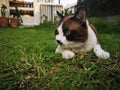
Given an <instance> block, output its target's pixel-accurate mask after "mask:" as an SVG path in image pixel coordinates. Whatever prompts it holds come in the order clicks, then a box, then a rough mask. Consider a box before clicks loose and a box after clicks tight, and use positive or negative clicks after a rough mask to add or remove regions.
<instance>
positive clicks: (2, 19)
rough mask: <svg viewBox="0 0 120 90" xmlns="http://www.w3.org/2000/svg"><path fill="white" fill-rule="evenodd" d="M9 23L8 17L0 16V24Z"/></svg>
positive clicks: (5, 24)
mask: <svg viewBox="0 0 120 90" xmlns="http://www.w3.org/2000/svg"><path fill="white" fill-rule="evenodd" d="M8 24H9V18H5V17H1V18H0V26H2V27H7V26H8Z"/></svg>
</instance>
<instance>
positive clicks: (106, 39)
mask: <svg viewBox="0 0 120 90" xmlns="http://www.w3.org/2000/svg"><path fill="white" fill-rule="evenodd" d="M90 22H91V23H93V24H95V26H96V27H97V29H98V32H99V41H100V42H101V44H102V47H103V49H104V50H106V51H109V52H110V54H111V58H110V59H108V60H102V59H99V58H97V57H96V56H95V55H94V53H93V52H89V53H87V54H85V55H84V57H83V58H82V59H80V57H79V55H76V56H75V57H74V58H73V59H70V60H64V59H62V58H61V55H59V54H55V49H56V47H57V44H56V42H55V36H54V30H55V28H56V27H57V25H56V24H51V23H49V24H42V25H40V26H35V27H30V28H10V27H8V28H3V27H0V90H46V89H47V90H51V89H52V90H96V89H98V90H118V89H119V88H120V24H114V23H106V22H103V21H102V20H99V19H90Z"/></svg>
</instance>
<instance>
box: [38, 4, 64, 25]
mask: <svg viewBox="0 0 120 90" xmlns="http://www.w3.org/2000/svg"><path fill="white" fill-rule="evenodd" d="M56 11H63V6H62V5H54V4H51V5H50V4H41V5H40V23H44V22H50V21H52V22H54V21H56V20H57V15H56Z"/></svg>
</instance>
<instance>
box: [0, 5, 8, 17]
mask: <svg viewBox="0 0 120 90" xmlns="http://www.w3.org/2000/svg"><path fill="white" fill-rule="evenodd" d="M6 9H7V7H6V5H4V4H2V6H1V14H2V17H6Z"/></svg>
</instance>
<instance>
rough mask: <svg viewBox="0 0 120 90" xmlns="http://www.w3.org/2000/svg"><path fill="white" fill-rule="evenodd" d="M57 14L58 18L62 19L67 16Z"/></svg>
mask: <svg viewBox="0 0 120 90" xmlns="http://www.w3.org/2000/svg"><path fill="white" fill-rule="evenodd" d="M56 13H57V15H58V17H59V18H60V19H63V18H64V17H65V16H63V14H62V13H60V12H59V11H56Z"/></svg>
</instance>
